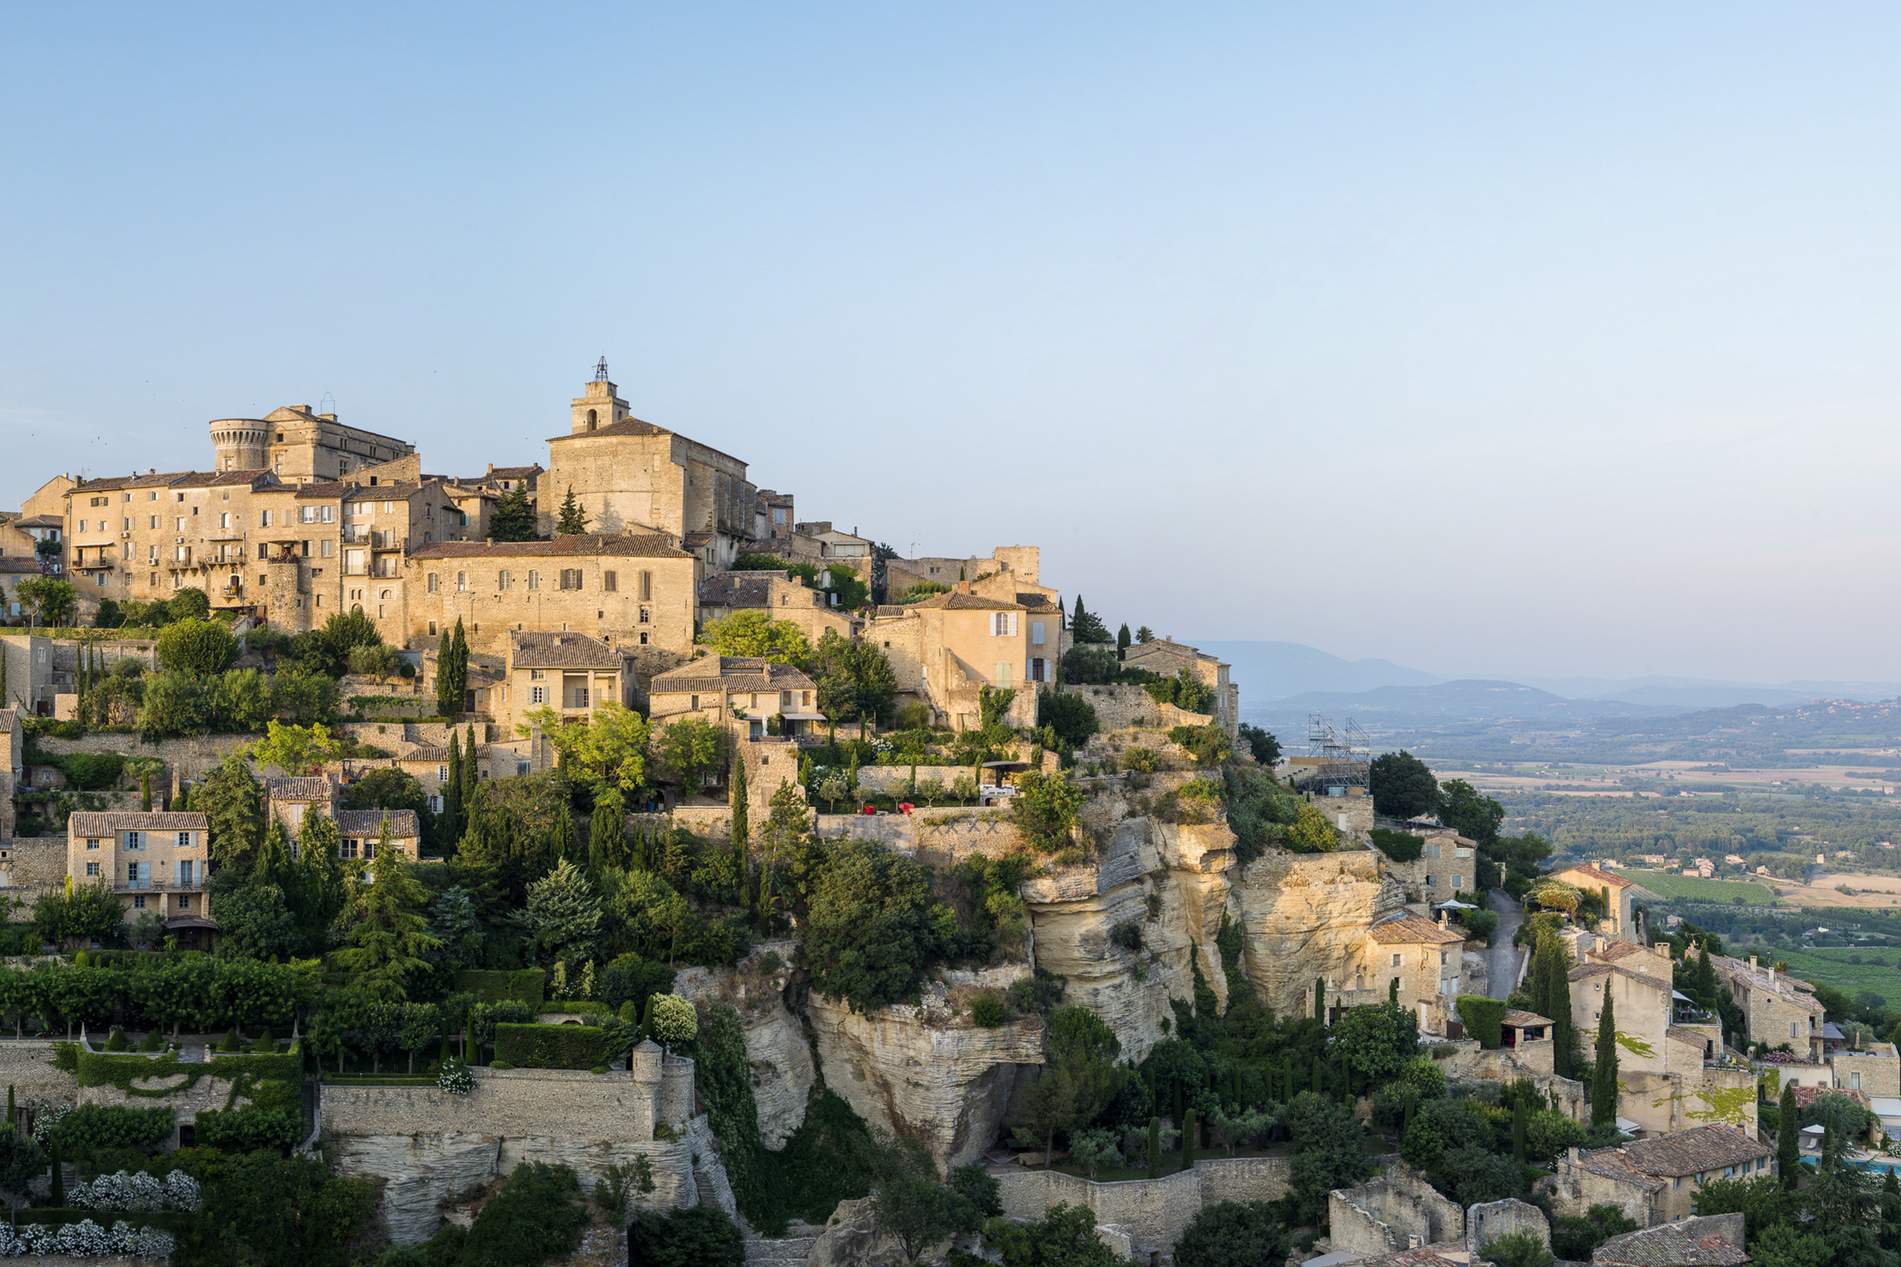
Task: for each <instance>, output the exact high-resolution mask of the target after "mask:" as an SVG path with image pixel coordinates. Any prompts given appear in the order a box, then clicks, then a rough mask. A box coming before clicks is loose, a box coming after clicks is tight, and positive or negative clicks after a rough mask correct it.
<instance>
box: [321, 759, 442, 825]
mask: <svg viewBox="0 0 1901 1267" xmlns="http://www.w3.org/2000/svg"><path fill="white" fill-rule="evenodd" d="M338 800H339V801H340V803H341V804H342V807H343V808H344V809H406V810H410V811H413V812H414V813H415V815H416V821H417V822H418V823H420V824H421V826H422V828H423V832H424V834H425V835H429V834H430V832H431V829H432V828H433V826H434V819H435V815H434V814H433V813H432V812H431V811H430V809H429V793H427V792H425V791H423V787H422V782H421V781H420V780H419V779H417V778H416V776H415V775H413V774H411V773H410V772H409V771H407V770H405V769H403V768H401V767H400V766H393V765H386V766H377V767H375V768H373V769H370V770H365V771H364V772H363V773H362V774H360V775H358V776H357V778H356V781H355V782H354V783H346V784H344V785H343V790H342V792H341V794H340V795H339V797H338Z"/></svg>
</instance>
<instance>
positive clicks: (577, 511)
mask: <svg viewBox="0 0 1901 1267" xmlns="http://www.w3.org/2000/svg"><path fill="white" fill-rule="evenodd" d="M586 531H587V512H586V511H585V510H582V509H581V504H580V503H579V502H577V501H575V500H574V485H572V484H570V485H568V492H567V496H565V497H563V498H562V499H561V512H560V514H558V515H557V516H556V517H555V523H554V533H555V535H556V536H557V537H578V536H580V535H581V534H582V533H584V532H586Z"/></svg>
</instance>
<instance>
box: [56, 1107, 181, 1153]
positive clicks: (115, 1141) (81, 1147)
mask: <svg viewBox="0 0 1901 1267" xmlns="http://www.w3.org/2000/svg"><path fill="white" fill-rule="evenodd" d="M171 1137H172V1111H171V1110H170V1109H165V1108H154V1109H128V1108H122V1107H119V1106H117V1105H110V1104H82V1105H80V1106H79V1107H78V1108H76V1109H74V1110H73V1111H72V1112H70V1113H68V1114H66V1115H65V1116H64V1117H62V1118H60V1119H59V1122H58V1124H57V1125H55V1126H54V1127H53V1138H54V1139H55V1140H56V1141H58V1143H59V1146H60V1148H61V1149H63V1150H64V1151H65V1152H66V1154H67V1156H69V1157H79V1156H81V1155H83V1154H85V1153H88V1152H91V1151H92V1150H93V1149H96V1148H157V1147H158V1146H159V1145H161V1144H163V1143H166V1142H167V1141H168V1140H170V1139H171Z"/></svg>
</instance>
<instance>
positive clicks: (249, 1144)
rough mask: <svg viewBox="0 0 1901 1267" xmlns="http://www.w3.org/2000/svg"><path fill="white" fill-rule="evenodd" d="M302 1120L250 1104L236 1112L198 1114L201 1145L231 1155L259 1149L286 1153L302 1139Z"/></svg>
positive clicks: (289, 1113) (286, 1112) (290, 1112)
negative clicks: (221, 1150)
mask: <svg viewBox="0 0 1901 1267" xmlns="http://www.w3.org/2000/svg"><path fill="white" fill-rule="evenodd" d="M303 1127H304V1124H303V1117H302V1115H301V1114H299V1113H298V1112H296V1111H295V1110H292V1109H266V1108H259V1107H258V1106H256V1105H254V1104H247V1105H245V1106H243V1107H242V1108H236V1109H206V1110H204V1111H202V1112H200V1113H199V1114H198V1121H197V1128H196V1134H197V1137H198V1142H199V1143H200V1144H202V1145H204V1146H205V1147H207V1148H219V1149H223V1150H224V1151H225V1152H230V1153H249V1152H255V1151H256V1150H257V1149H260V1148H269V1149H285V1148H289V1147H291V1146H292V1145H293V1144H295V1143H296V1142H297V1141H298V1140H299V1139H300V1138H301V1137H302V1136H303Z"/></svg>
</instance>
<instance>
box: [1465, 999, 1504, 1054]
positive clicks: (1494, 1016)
mask: <svg viewBox="0 0 1901 1267" xmlns="http://www.w3.org/2000/svg"><path fill="white" fill-rule="evenodd" d="M1458 1010H1459V1024H1461V1025H1463V1026H1465V1033H1466V1037H1468V1038H1476V1039H1478V1040H1479V1046H1481V1047H1497V1046H1498V1045H1499V1044H1500V1043H1502V1042H1504V1040H1505V1035H1504V1030H1503V1029H1502V1028H1501V1022H1503V1020H1504V1019H1505V1011H1506V1007H1505V1001H1504V1000H1503V999H1488V998H1486V997H1485V996H1484V995H1482V994H1461V995H1460V996H1459V1001H1458Z"/></svg>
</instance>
